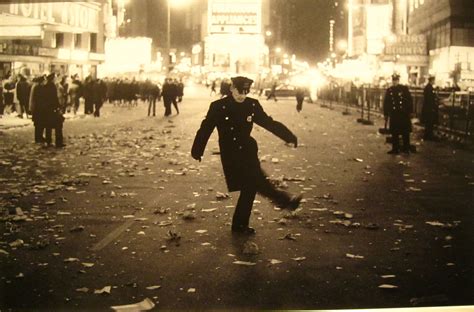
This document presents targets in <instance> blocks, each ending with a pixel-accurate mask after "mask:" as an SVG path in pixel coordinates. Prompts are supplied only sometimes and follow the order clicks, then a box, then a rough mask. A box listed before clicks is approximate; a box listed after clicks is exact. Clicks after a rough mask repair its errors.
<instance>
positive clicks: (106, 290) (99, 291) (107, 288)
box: [94, 286, 112, 295]
mask: <svg viewBox="0 0 474 312" xmlns="http://www.w3.org/2000/svg"><path fill="white" fill-rule="evenodd" d="M111 290H112V286H105V287H104V288H102V289H96V290H94V294H98V295H100V294H108V295H110V291H111Z"/></svg>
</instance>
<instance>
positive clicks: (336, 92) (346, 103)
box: [318, 86, 474, 140]
mask: <svg viewBox="0 0 474 312" xmlns="http://www.w3.org/2000/svg"><path fill="white" fill-rule="evenodd" d="M385 91H386V89H383V88H373V87H360V88H355V87H353V88H351V89H350V91H349V90H347V89H346V88H344V87H335V86H333V87H331V88H323V89H321V90H319V92H318V100H319V101H320V103H321V104H322V105H323V106H327V107H331V108H332V106H333V105H338V106H343V107H344V112H348V111H349V110H356V111H357V112H359V113H360V118H359V119H358V121H360V122H362V123H365V124H373V122H372V120H373V118H374V117H375V116H381V115H383V100H384V96H385ZM410 93H411V95H412V98H413V114H414V116H415V117H416V118H418V119H420V117H421V112H422V108H423V101H424V100H423V89H421V88H411V89H410ZM436 93H437V95H438V110H439V114H438V116H439V122H438V125H437V131H438V132H440V133H441V134H445V135H453V136H456V137H457V138H460V139H463V140H472V139H473V138H474V135H473V133H474V131H473V123H472V121H473V120H474V92H466V91H457V92H454V91H437V92H436Z"/></svg>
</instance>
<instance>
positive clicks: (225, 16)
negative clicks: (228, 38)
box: [208, 0, 262, 35]
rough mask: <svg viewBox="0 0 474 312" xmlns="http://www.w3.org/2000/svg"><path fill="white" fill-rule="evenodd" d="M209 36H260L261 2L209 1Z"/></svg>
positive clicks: (252, 0) (242, 0)
mask: <svg viewBox="0 0 474 312" xmlns="http://www.w3.org/2000/svg"><path fill="white" fill-rule="evenodd" d="M208 5H209V7H208V10H209V18H208V33H209V34H211V35H212V34H260V33H261V32H262V1H261V0H209V2H208Z"/></svg>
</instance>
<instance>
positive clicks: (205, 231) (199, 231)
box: [196, 230, 207, 234]
mask: <svg viewBox="0 0 474 312" xmlns="http://www.w3.org/2000/svg"><path fill="white" fill-rule="evenodd" d="M196 233H198V234H204V233H207V230H197V231H196Z"/></svg>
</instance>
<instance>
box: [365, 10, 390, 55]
mask: <svg viewBox="0 0 474 312" xmlns="http://www.w3.org/2000/svg"><path fill="white" fill-rule="evenodd" d="M366 21H367V25H366V37H367V53H368V54H381V53H382V52H383V49H384V39H385V38H386V37H387V36H389V35H390V34H391V29H392V6H391V5H379V4H374V5H367V7H366Z"/></svg>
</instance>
